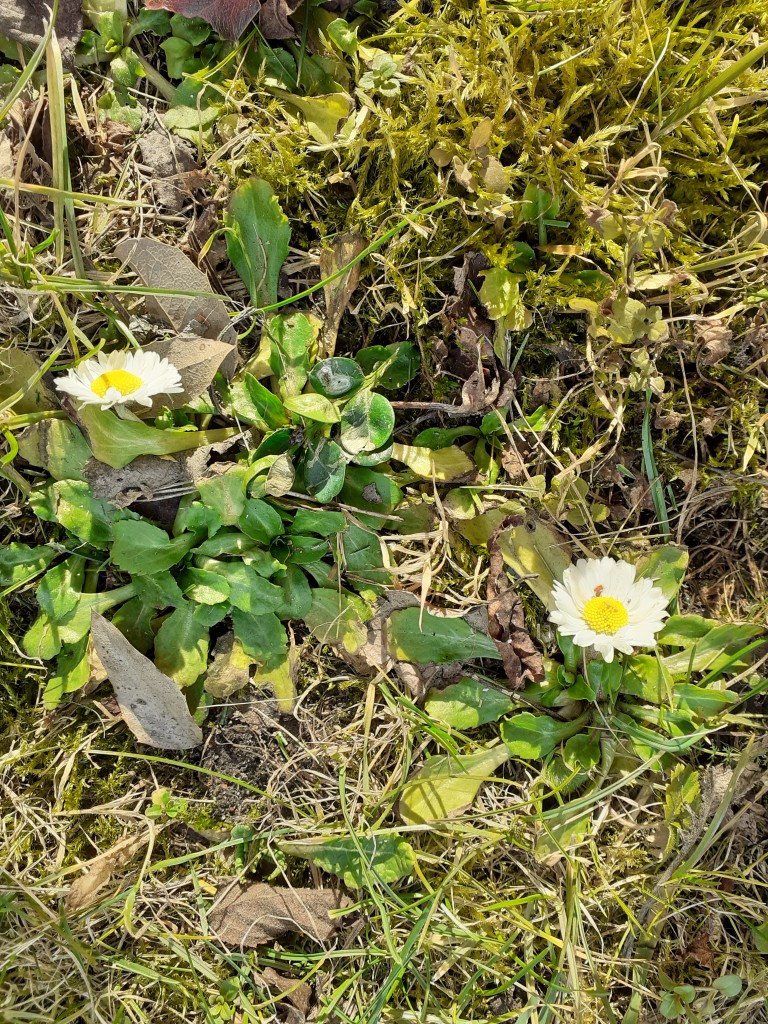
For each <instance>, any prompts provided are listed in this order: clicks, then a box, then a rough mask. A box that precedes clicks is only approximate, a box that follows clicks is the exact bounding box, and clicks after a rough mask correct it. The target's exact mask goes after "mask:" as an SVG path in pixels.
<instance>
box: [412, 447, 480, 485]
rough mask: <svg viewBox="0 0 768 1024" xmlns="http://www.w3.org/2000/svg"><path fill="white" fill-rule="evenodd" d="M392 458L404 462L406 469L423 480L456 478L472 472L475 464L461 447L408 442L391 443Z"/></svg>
mask: <svg viewBox="0 0 768 1024" xmlns="http://www.w3.org/2000/svg"><path fill="white" fill-rule="evenodd" d="M392 458H393V459H396V460H397V461H398V462H402V463H404V464H405V465H406V466H407V467H408V469H410V470H412V471H413V472H414V473H415V474H416V475H417V476H420V477H423V478H424V479H425V480H439V481H445V480H457V479H458V478H459V477H461V476H465V475H466V474H467V473H472V472H473V471H474V469H475V465H474V463H473V462H472V460H471V459H470V457H469V456H468V455H466V454H465V453H464V452H463V451H462V450H461V448H456V446H455V445H452V446H451V447H450V448H440V449H438V450H437V451H433V450H432V449H431V448H417V447H414V446H413V445H409V444H394V445H392Z"/></svg>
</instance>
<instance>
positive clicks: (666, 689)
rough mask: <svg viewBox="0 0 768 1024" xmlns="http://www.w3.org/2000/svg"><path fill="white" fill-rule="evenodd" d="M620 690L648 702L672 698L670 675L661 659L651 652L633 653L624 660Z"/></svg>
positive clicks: (660, 702)
mask: <svg viewBox="0 0 768 1024" xmlns="http://www.w3.org/2000/svg"><path fill="white" fill-rule="evenodd" d="M621 690H622V693H626V694H630V695H631V696H633V697H640V698H642V700H644V701H647V702H648V703H649V704H664V703H669V701H670V700H671V699H672V676H671V674H670V672H669V671H668V670H667V668H666V667H665V665H664V661H663V659H661V658H657V657H655V656H654V655H652V654H635V655H633V656H632V657H631V658H627V660H626V663H625V671H624V678H623V680H622V683H621Z"/></svg>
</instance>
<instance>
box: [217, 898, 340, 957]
mask: <svg viewBox="0 0 768 1024" xmlns="http://www.w3.org/2000/svg"><path fill="white" fill-rule="evenodd" d="M351 902H352V901H351V900H350V899H349V898H348V897H346V896H342V895H341V894H337V893H335V892H333V891H332V890H330V889H288V888H285V887H283V886H271V885H267V884H266V883H264V882H258V883H256V884H255V885H249V886H248V887H247V888H243V887H242V886H239V885H237V886H234V887H233V888H232V889H230V890H229V891H228V892H227V893H225V894H224V896H223V897H222V899H221V900H220V901H219V902H218V903H217V904H216V906H214V907H213V909H212V910H211V912H210V914H209V921H210V923H211V927H212V928H213V930H214V931H215V933H216V935H217V936H218V938H219V939H220V940H221V941H222V942H224V943H226V944H227V945H229V946H247V947H249V948H250V949H256V948H257V947H258V946H263V945H264V944H265V943H267V942H274V941H275V940H276V939H279V938H280V937H281V936H283V935H285V933H286V932H300V933H301V934H302V935H307V936H308V937H309V938H311V939H314V940H315V942H327V941H328V939H330V938H331V936H332V935H333V933H334V932H335V931H336V927H337V925H336V921H335V920H332V919H331V917H330V916H329V915H330V913H331V911H333V910H339V909H341V908H343V907H348V906H349V905H350V903H351Z"/></svg>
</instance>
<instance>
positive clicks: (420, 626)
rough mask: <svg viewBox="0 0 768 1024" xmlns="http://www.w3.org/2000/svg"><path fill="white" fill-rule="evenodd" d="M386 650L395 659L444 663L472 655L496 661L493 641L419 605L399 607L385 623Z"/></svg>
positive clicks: (452, 619)
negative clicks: (387, 645)
mask: <svg viewBox="0 0 768 1024" xmlns="http://www.w3.org/2000/svg"><path fill="white" fill-rule="evenodd" d="M387 638H388V644H389V650H390V653H391V654H392V656H393V657H394V658H397V660H398V661H414V662H417V663H418V664H421V665H444V664H446V663H448V662H451V661H472V660H474V659H475V658H493V659H494V660H500V658H501V655H500V654H499V650H498V648H497V646H496V644H495V643H494V642H493V640H491V638H490V637H489V636H486V635H485V634H484V633H480V632H478V630H476V629H472V627H471V626H470V625H469V624H468V623H467V622H465V621H464V619H457V618H447V617H444V616H437V615H432V614H430V612H428V611H422V609H421V608H402V609H400V610H399V611H396V612H393V613H392V614H391V615H390V617H389V620H388V622H387Z"/></svg>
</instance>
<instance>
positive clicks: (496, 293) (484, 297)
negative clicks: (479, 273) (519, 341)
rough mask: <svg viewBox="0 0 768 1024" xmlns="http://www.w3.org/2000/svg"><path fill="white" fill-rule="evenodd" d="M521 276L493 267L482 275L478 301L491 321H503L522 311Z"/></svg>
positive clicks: (502, 268)
mask: <svg viewBox="0 0 768 1024" xmlns="http://www.w3.org/2000/svg"><path fill="white" fill-rule="evenodd" d="M524 280H525V278H524V277H523V275H522V274H511V273H510V272H509V271H508V270H507V269H506V268H504V267H494V268H493V269H492V270H486V271H485V272H484V273H483V284H482V287H481V288H480V301H481V302H482V304H483V305H484V306H485V308H486V309H487V310H488V315H489V316H490V317H491V319H492V320H503V319H505V317H508V316H509V315H510V314H511V313H515V312H517V311H519V310H521V309H522V298H521V297H520V282H521V281H524Z"/></svg>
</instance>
